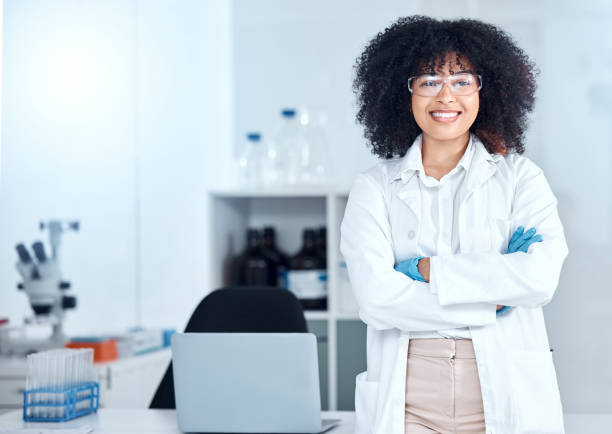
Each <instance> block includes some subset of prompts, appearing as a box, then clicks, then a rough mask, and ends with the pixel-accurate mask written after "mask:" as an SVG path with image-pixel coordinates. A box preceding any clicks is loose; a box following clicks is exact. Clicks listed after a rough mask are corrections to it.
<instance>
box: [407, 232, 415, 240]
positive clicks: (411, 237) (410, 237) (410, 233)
mask: <svg viewBox="0 0 612 434" xmlns="http://www.w3.org/2000/svg"><path fill="white" fill-rule="evenodd" d="M414 235H415V234H414V231H410V232H408V238H409V239H413V238H414Z"/></svg>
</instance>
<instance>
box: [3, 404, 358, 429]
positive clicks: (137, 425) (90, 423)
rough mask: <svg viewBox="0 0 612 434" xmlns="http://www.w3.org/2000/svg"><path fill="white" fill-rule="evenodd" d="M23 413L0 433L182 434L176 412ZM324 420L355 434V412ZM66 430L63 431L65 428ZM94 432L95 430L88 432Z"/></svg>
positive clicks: (6, 418)
mask: <svg viewBox="0 0 612 434" xmlns="http://www.w3.org/2000/svg"><path fill="white" fill-rule="evenodd" d="M21 417H22V412H21V411H12V412H10V413H6V414H4V415H1V416H0V434H8V433H24V432H26V433H32V434H33V433H36V434H39V433H40V434H42V433H55V434H59V433H60V432H61V433H62V434H64V433H80V432H83V433H85V432H88V431H87V430H84V431H81V430H80V429H79V428H83V429H85V427H91V428H93V432H94V433H96V434H98V433H102V434H111V433H112V434H128V433H132V434H133V433H151V434H162V433H163V434H180V433H181V431H180V430H179V428H178V425H177V422H176V410H146V409H145V410H140V409H138V410H125V409H110V408H101V409H99V410H98V413H97V414H91V415H88V416H84V417H81V418H77V419H74V420H71V421H68V422H64V423H51V422H49V423H31V422H30V423H24V422H23V420H22V419H21ZM322 418H324V419H341V421H342V422H341V423H340V425H339V426H336V427H334V428H332V429H331V430H329V431H327V433H330V434H353V431H354V419H355V413H354V412H352V411H324V412H322ZM62 428H63V429H62ZM89 432H92V431H89Z"/></svg>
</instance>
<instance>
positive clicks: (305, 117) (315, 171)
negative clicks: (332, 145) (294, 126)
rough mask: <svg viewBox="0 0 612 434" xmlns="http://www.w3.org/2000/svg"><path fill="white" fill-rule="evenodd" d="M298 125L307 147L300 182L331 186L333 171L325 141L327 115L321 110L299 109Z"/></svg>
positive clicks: (326, 141)
mask: <svg viewBox="0 0 612 434" xmlns="http://www.w3.org/2000/svg"><path fill="white" fill-rule="evenodd" d="M300 124H301V126H302V134H303V136H304V140H305V141H306V143H307V145H306V146H305V148H306V149H307V152H305V153H304V155H303V157H304V158H303V161H302V168H301V172H302V173H301V181H302V182H303V183H304V184H319V185H325V184H332V183H333V182H332V180H331V179H330V178H331V176H332V174H333V170H332V167H331V165H332V163H331V158H330V149H329V141H328V140H327V132H326V129H327V114H326V112H325V111H323V110H314V109H307V108H305V107H303V108H301V109H300Z"/></svg>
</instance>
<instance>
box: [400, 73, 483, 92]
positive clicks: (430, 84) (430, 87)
mask: <svg viewBox="0 0 612 434" xmlns="http://www.w3.org/2000/svg"><path fill="white" fill-rule="evenodd" d="M445 81H448V85H449V86H450V89H451V92H452V93H453V94H455V95H469V94H472V93H474V92H476V91H477V90H478V88H479V84H480V83H479V80H478V77H477V76H475V75H474V74H456V75H452V76H450V77H448V78H447V79H444V78H442V77H438V76H436V75H420V76H418V77H415V78H413V79H412V80H411V82H410V88H411V89H412V91H413V92H414V93H416V94H417V95H423V96H435V95H437V94H438V93H439V92H440V90H441V89H442V86H443V85H444V82H445Z"/></svg>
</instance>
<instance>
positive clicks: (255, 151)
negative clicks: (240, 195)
mask: <svg viewBox="0 0 612 434" xmlns="http://www.w3.org/2000/svg"><path fill="white" fill-rule="evenodd" d="M264 157H265V149H264V148H263V146H262V144H261V134H259V133H257V132H250V133H247V135H246V143H245V144H244V149H243V150H242V153H241V155H240V158H239V159H238V171H239V183H240V186H241V187H243V188H246V189H257V188H260V187H262V186H263V179H262V177H263V171H264V167H263V165H264Z"/></svg>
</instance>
